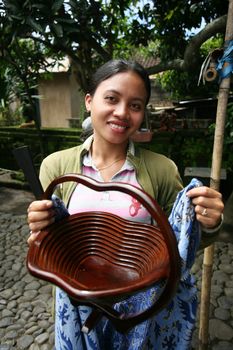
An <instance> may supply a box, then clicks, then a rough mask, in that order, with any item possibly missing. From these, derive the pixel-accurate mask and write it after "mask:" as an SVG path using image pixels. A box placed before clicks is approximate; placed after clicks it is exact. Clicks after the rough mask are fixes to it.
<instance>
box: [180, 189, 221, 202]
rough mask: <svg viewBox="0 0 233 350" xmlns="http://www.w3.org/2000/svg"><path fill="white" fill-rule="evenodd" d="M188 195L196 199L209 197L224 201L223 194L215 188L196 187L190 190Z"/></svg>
mask: <svg viewBox="0 0 233 350" xmlns="http://www.w3.org/2000/svg"><path fill="white" fill-rule="evenodd" d="M186 195H187V196H188V197H189V198H194V197H199V196H202V197H208V198H219V199H222V194H221V193H220V192H218V191H216V190H214V189H213V188H210V187H207V186H200V187H195V188H193V189H191V190H189V191H188V192H187V193H186Z"/></svg>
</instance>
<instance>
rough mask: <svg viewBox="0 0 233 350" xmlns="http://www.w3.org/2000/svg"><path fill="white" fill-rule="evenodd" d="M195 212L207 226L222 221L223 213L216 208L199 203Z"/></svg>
mask: <svg viewBox="0 0 233 350" xmlns="http://www.w3.org/2000/svg"><path fill="white" fill-rule="evenodd" d="M195 213H196V218H197V220H198V221H199V222H200V223H201V224H202V225H203V226H204V227H206V228H213V227H216V226H218V224H219V223H220V221H221V213H220V211H218V210H215V209H211V208H206V207H202V206H199V205H197V206H195Z"/></svg>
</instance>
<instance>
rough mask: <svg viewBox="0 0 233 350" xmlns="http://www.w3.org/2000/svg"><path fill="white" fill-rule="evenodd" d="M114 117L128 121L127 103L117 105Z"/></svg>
mask: <svg viewBox="0 0 233 350" xmlns="http://www.w3.org/2000/svg"><path fill="white" fill-rule="evenodd" d="M113 114H114V116H116V117H118V118H122V119H128V116H129V115H128V114H129V113H128V107H127V104H126V103H118V104H117V105H115V109H114V112H113Z"/></svg>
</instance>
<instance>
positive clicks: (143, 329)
mask: <svg viewBox="0 0 233 350" xmlns="http://www.w3.org/2000/svg"><path fill="white" fill-rule="evenodd" d="M200 185H201V183H200V182H199V181H198V180H196V179H192V181H191V182H190V184H189V185H188V186H187V187H186V188H184V189H183V190H182V191H181V192H179V194H178V196H177V199H176V201H175V203H174V206H173V209H172V212H171V215H170V217H169V222H170V224H171V226H172V228H173V230H174V233H175V235H176V238H177V242H178V248H179V253H180V256H181V259H182V277H181V280H180V283H179V287H178V290H177V294H176V295H175V297H174V298H173V299H172V301H171V302H170V304H169V305H168V306H167V307H166V308H165V309H163V310H162V311H161V312H160V313H159V314H157V315H155V316H154V317H152V318H150V319H148V320H146V321H144V322H143V323H141V324H139V325H137V326H136V327H134V328H133V329H131V330H130V331H129V332H128V333H126V334H121V333H119V332H117V331H116V330H115V329H114V326H113V325H112V323H111V322H110V321H109V320H108V319H106V318H105V317H102V319H101V320H100V321H99V323H98V324H97V325H96V327H95V328H94V329H93V330H92V331H91V332H90V333H89V334H84V333H83V332H81V327H82V325H83V323H84V322H85V320H86V318H87V317H88V315H89V314H90V312H91V310H92V309H91V308H90V307H86V306H79V307H74V306H73V305H72V304H71V303H70V300H69V298H68V296H67V295H66V293H64V292H63V291H62V290H61V289H59V288H57V289H56V322H55V349H56V350H110V349H111V350H114V349H116V350H139V349H140V350H142V349H143V350H145V349H156V350H160V349H163V350H166V349H167V350H168V349H169V350H181V349H182V350H186V349H189V348H190V342H191V337H192V331H193V328H194V325H195V317H196V310H197V296H196V287H195V286H194V284H195V281H194V278H193V276H192V275H191V274H190V268H191V267H192V265H193V262H194V259H195V254H196V251H197V249H198V246H199V243H200V227H199V224H198V223H197V221H196V218H195V212H194V207H193V205H192V204H191V201H190V199H189V198H188V197H187V196H186V192H187V191H188V190H189V189H191V188H194V187H197V186H200ZM162 287H163V286H162V284H161V283H160V284H156V285H155V286H153V287H152V288H150V289H148V290H146V291H144V292H140V293H138V294H136V295H133V296H131V297H130V298H128V299H126V300H124V301H121V302H119V303H117V304H116V305H115V309H117V310H119V311H121V312H123V313H125V314H127V315H129V314H131V313H135V312H138V311H142V310H145V309H146V308H148V307H149V306H150V305H151V304H152V303H153V302H154V301H155V300H156V299H157V298H158V295H159V293H160V292H161V290H162Z"/></svg>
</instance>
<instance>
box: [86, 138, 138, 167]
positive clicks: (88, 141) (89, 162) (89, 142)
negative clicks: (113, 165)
mask: <svg viewBox="0 0 233 350" xmlns="http://www.w3.org/2000/svg"><path fill="white" fill-rule="evenodd" d="M93 139H94V135H91V136H89V137H88V138H87V139H86V140H85V141H84V143H83V148H84V149H86V151H87V153H86V154H85V155H84V158H83V165H85V166H91V167H93V168H94V169H95V170H97V169H96V167H95V165H94V163H93V162H92V157H91V152H90V149H91V145H92V142H93ZM128 155H131V156H134V155H135V145H134V143H133V141H132V140H129V145H128V150H127V156H128ZM126 169H127V170H132V169H133V166H132V164H131V163H130V162H129V160H128V159H127V158H126V162H125V164H124V165H123V167H122V169H121V170H126Z"/></svg>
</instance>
